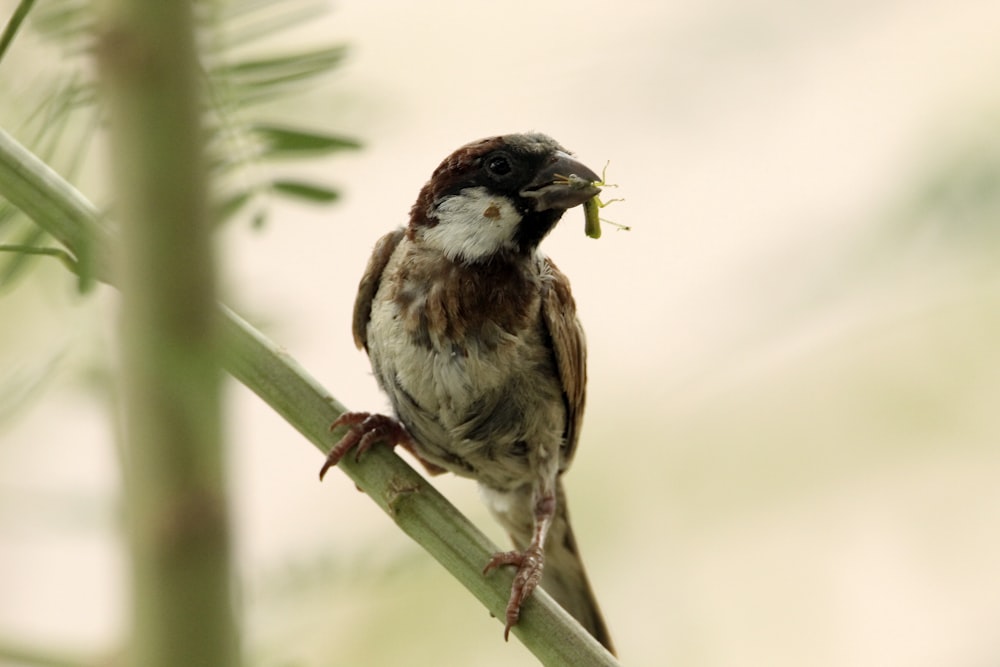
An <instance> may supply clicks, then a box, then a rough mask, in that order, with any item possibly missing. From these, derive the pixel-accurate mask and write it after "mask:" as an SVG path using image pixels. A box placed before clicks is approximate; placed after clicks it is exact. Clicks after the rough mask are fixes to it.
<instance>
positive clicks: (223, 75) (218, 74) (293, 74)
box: [212, 46, 347, 89]
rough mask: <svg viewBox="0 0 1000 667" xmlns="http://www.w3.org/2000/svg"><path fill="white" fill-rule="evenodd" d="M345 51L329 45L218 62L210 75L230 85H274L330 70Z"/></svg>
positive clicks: (250, 86)
mask: <svg viewBox="0 0 1000 667" xmlns="http://www.w3.org/2000/svg"><path fill="white" fill-rule="evenodd" d="M346 54H347V49H346V48H345V47H344V46H331V47H327V48H324V49H315V50H312V51H304V52H302V53H293V54H290V55H283V56H275V57H273V58H262V59H256V60H244V61H242V62H237V63H233V64H231V65H221V66H218V67H215V68H214V69H213V70H212V75H213V77H214V78H216V79H218V80H222V81H224V82H225V83H226V84H228V85H230V86H246V87H248V88H258V89H259V88H264V87H268V86H271V87H273V86H277V85H280V84H285V83H290V82H293V81H299V80H301V79H305V78H308V77H312V76H316V75H317V74H321V73H323V72H326V71H329V70H331V69H333V68H334V67H336V66H337V65H339V64H340V62H341V61H342V60H343V59H344V56H345V55H346Z"/></svg>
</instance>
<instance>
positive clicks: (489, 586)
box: [0, 129, 618, 667]
mask: <svg viewBox="0 0 1000 667" xmlns="http://www.w3.org/2000/svg"><path fill="white" fill-rule="evenodd" d="M15 164H16V165H17V166H16V168H15V166H14V165H15ZM49 171H51V170H48V167H46V166H45V165H44V164H43V163H42V162H41V161H40V160H38V158H37V157H36V156H34V155H33V154H31V153H30V152H29V151H26V150H25V149H24V148H23V147H22V146H20V145H19V144H18V143H17V142H16V141H14V140H13V139H12V138H11V137H10V136H9V135H7V134H6V133H5V132H4V131H3V130H2V129H0V195H3V196H6V197H8V199H9V200H10V202H11V203H12V204H13V205H14V206H17V207H18V208H20V209H21V210H23V211H25V212H26V213H28V215H29V216H30V217H32V218H33V219H34V220H35V222H36V223H37V224H38V225H39V226H41V227H43V228H44V229H45V230H46V231H47V232H49V233H50V234H51V235H52V236H53V237H55V238H56V239H58V240H59V241H60V242H62V243H63V244H64V245H66V247H67V249H68V250H70V251H71V252H76V248H75V244H76V243H77V242H79V240H80V236H81V235H83V236H85V237H87V238H88V239H89V238H93V239H94V240H93V241H87V240H85V241H84V242H90V243H92V244H93V247H94V255H95V257H98V258H103V257H105V254H104V248H105V245H106V244H107V243H108V242H109V238H108V235H107V234H106V233H105V231H104V230H103V228H101V227H100V226H99V225H97V224H96V221H97V215H96V211H95V209H94V207H93V205H91V204H90V203H89V202H88V201H87V200H86V199H84V198H83V197H82V196H80V195H79V193H78V192H77V191H76V190H75V189H73V187H72V186H71V185H69V184H68V183H66V182H65V181H62V180H61V179H59V180H54V179H51V178H50V179H39V178H37V177H36V175H37V173H41V172H46V173H47V172H49ZM8 179H11V180H12V182H11V183H8ZM32 184H34V186H32ZM45 199H53V200H56V201H53V202H52V205H51V206H38V204H37V202H38V201H39V200H45ZM30 207H36V208H35V209H31V210H36V209H37V215H35V214H33V213H32V212H31V211H29V208H30ZM91 235H93V236H91ZM95 270H96V274H97V275H98V276H107V275H108V272H107V270H106V267H105V266H104V265H103V264H102V263H98V264H97V265H96V266H95ZM220 317H221V319H222V325H221V328H222V332H221V339H222V342H221V347H222V357H223V359H222V363H223V366H224V367H225V368H226V369H227V370H228V371H229V372H230V373H231V374H232V375H233V376H234V377H235V378H236V379H238V380H239V381H240V382H242V383H243V384H245V385H246V386H247V387H248V388H249V389H250V390H252V391H253V392H255V393H256V394H257V395H258V396H260V397H261V398H262V399H263V400H264V401H266V402H267V403H268V404H269V405H270V406H271V407H272V408H273V409H274V410H275V411H276V412H278V413H279V414H280V415H282V417H284V418H285V419H286V420H287V421H288V423H289V424H291V425H292V426H294V427H295V428H296V429H298V431H299V432H301V433H302V434H303V435H304V436H305V437H306V438H307V439H308V440H310V441H311V442H312V443H313V444H315V445H316V447H317V448H319V449H320V451H322V452H324V453H325V452H327V451H328V450H329V449H330V447H331V445H332V444H333V442H335V441H336V436H337V434H336V433H334V434H331V433H330V432H329V425H330V424H331V423H332V422H333V421H334V420H335V419H336V418H337V417H338V416H339V415H340V414H341V413H342V412H343V411H344V410H345V408H344V406H342V405H341V404H340V403H339V402H337V400H336V399H334V398H333V397H332V396H330V394H329V393H328V392H327V391H326V390H324V389H323V388H322V387H321V386H320V385H319V383H317V382H316V380H315V379H313V378H312V377H310V376H309V374H308V373H306V372H305V371H304V370H303V369H302V368H301V367H300V366H299V365H298V364H297V363H296V362H295V360H294V359H292V358H291V357H290V356H289V355H288V353H287V352H285V351H284V350H282V349H281V348H279V347H278V346H277V345H275V344H274V343H272V342H271V341H269V340H267V338H265V337H264V336H263V335H262V334H261V333H260V332H258V331H256V330H255V329H254V328H253V327H251V326H250V325H249V324H247V323H246V322H244V321H243V320H242V319H240V318H239V317H238V316H237V315H235V314H234V313H233V312H232V311H230V310H228V309H226V308H225V307H222V308H221V309H220ZM337 467H338V468H339V469H340V470H342V471H343V472H344V473H345V474H347V475H348V476H349V477H350V478H351V480H352V481H353V482H354V483H355V484H356V485H357V486H358V488H360V489H361V490H362V491H364V492H365V493H366V494H368V495H369V496H370V497H371V498H372V499H373V500H375V502H376V503H378V505H379V506H380V507H382V508H383V510H385V511H386V513H387V514H388V515H389V516H390V517H391V518H392V519H393V521H395V522H396V523H397V524H398V525H399V526H400V528H401V529H402V530H403V531H404V532H406V533H407V534H408V535H410V537H412V538H413V539H414V541H416V542H417V543H418V544H420V545H421V547H423V548H424V549H425V550H426V551H427V552H428V553H430V554H431V555H432V556H433V557H434V558H435V559H436V560H437V561H438V562H440V563H441V564H442V565H443V566H444V567H445V568H446V569H447V570H448V571H449V572H450V573H451V574H452V576H454V577H455V579H456V580H458V581H459V582H460V583H461V584H462V585H463V586H465V587H466V588H468V589H469V591H470V592H471V593H473V595H475V596H476V598H477V599H479V600H480V601H481V602H482V603H483V605H484V606H485V607H486V608H487V609H488V610H489V611H490V612H491V613H492V614H493V615H494V616H496V617H497V618H503V617H504V610H505V607H506V605H507V596H508V595H509V593H510V583H511V574H510V573H509V572H496V573H494V574H492V575H490V576H489V577H484V576H483V575H482V567H483V565H484V564H485V563H486V561H487V560H488V559H489V557H490V555H491V554H492V553H493V552H495V551H496V550H497V547H496V546H495V545H494V544H492V543H491V542H490V541H489V539H488V538H486V537H485V536H484V535H483V534H482V533H481V532H480V531H479V530H478V529H477V528H476V527H475V526H473V525H472V524H471V523H470V522H469V520H468V519H466V518H465V517H464V516H462V514H461V513H460V512H459V511H458V510H457V509H455V507H454V506H453V505H451V504H450V503H449V502H448V501H447V500H446V499H445V498H444V497H443V496H441V494H440V493H438V492H437V490H436V489H434V487H432V486H431V485H430V484H428V483H427V482H426V480H424V479H423V477H421V476H420V475H419V474H418V473H417V472H416V471H414V470H413V469H412V468H411V467H410V466H409V465H407V464H406V462H405V461H403V459H401V458H399V457H398V456H396V454H394V453H393V452H392V451H390V450H389V449H388V448H385V447H375V448H373V449H372V450H371V451H369V452H368V453H367V454H366V455H365V457H364V459H363V460H362V461H361V462H360V463H358V462H356V461H355V460H354V458H353V457H351V456H348V457H345V458H344V460H343V461H341V462H340V464H339V465H338V466H337ZM318 470H319V461H317V472H318ZM316 517H317V518H316V521H317V523H321V522H325V521H335V520H336V508H334V509H333V510H331V509H329V508H317V510H316ZM501 627H502V625H501V623H500V622H499V621H498V622H497V640H498V641H499V640H500V637H501ZM512 632H513V633H514V635H515V636H517V637H518V638H519V639H520V640H521V641H522V642H523V643H524V644H525V646H527V647H528V649H529V650H530V651H531V652H532V653H534V654H535V656H536V657H537V658H538V659H539V660H540V661H541V662H542V663H543V664H546V665H578V666H579V667H613V666H614V665H617V664H618V663H617V662H616V661H615V659H614V657H613V656H612V655H611V654H610V653H608V652H607V651H606V650H605V649H604V647H603V646H601V645H600V644H598V643H597V642H596V641H595V640H594V639H593V638H592V637H591V636H590V635H589V634H587V632H586V631H585V630H584V629H583V628H582V627H581V626H580V624H579V623H577V622H576V621H575V620H573V619H572V618H571V617H570V616H569V614H567V613H566V612H565V611H563V610H562V608H561V607H559V605H557V604H556V603H555V602H554V601H553V600H552V598H551V597H549V596H548V595H547V594H546V593H545V591H543V590H541V589H537V590H536V591H535V592H534V593H533V594H532V597H531V599H530V600H528V602H527V603H526V604H525V608H524V611H523V614H522V616H521V621H520V622H519V623H518V625H516V626H515V627H514V629H513V631H512Z"/></svg>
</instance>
